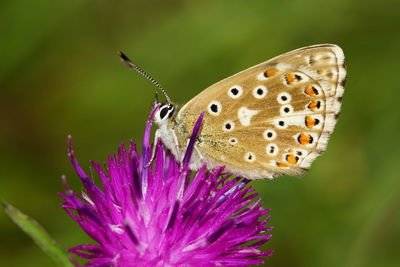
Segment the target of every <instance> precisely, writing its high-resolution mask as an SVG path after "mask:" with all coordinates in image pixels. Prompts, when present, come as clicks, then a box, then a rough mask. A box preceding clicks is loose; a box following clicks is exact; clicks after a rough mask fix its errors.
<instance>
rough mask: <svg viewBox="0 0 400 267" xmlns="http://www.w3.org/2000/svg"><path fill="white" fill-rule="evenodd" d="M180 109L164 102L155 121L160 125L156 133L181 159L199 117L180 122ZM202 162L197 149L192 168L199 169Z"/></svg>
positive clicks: (192, 159)
mask: <svg viewBox="0 0 400 267" xmlns="http://www.w3.org/2000/svg"><path fill="white" fill-rule="evenodd" d="M178 111H179V110H178V108H177V107H176V105H174V104H172V103H168V104H164V105H162V106H161V107H160V108H159V110H158V111H157V113H156V115H155V118H154V121H155V123H156V124H157V125H158V127H159V128H158V130H157V133H156V135H157V137H158V138H160V139H161V140H162V142H163V143H164V145H165V146H166V147H167V148H168V149H169V150H170V151H171V153H172V154H173V155H174V156H175V158H176V159H177V160H179V161H181V160H182V159H183V157H184V154H185V151H186V147H187V143H188V141H189V139H190V136H191V131H192V129H193V126H194V122H195V120H196V119H197V118H194V117H193V120H191V119H188V120H184V121H183V122H180V121H179V120H178V118H177V114H178ZM199 140H200V139H199V138H198V141H199ZM202 163H203V162H202V161H201V160H200V157H199V154H198V153H196V151H195V153H194V154H193V156H192V157H191V165H190V168H191V169H193V170H197V169H199V168H200V167H201V165H202Z"/></svg>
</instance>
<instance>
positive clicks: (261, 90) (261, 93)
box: [253, 85, 268, 99]
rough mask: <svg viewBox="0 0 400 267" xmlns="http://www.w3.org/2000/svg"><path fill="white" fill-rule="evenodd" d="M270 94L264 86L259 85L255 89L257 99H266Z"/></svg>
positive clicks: (254, 93) (254, 94)
mask: <svg viewBox="0 0 400 267" xmlns="http://www.w3.org/2000/svg"><path fill="white" fill-rule="evenodd" d="M267 94H268V89H267V87H265V86H264V85H259V86H257V87H256V88H254V89H253V96H254V97H255V98H257V99H261V98H264V97H265V96H266V95H267Z"/></svg>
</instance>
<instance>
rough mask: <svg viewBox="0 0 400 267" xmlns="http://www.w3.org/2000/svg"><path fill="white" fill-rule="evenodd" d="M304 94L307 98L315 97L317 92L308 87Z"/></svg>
mask: <svg viewBox="0 0 400 267" xmlns="http://www.w3.org/2000/svg"><path fill="white" fill-rule="evenodd" d="M304 93H306V94H307V95H309V96H313V97H314V96H316V95H317V94H318V91H317V90H316V89H314V88H313V87H312V86H308V87H307V88H306V89H305V90H304Z"/></svg>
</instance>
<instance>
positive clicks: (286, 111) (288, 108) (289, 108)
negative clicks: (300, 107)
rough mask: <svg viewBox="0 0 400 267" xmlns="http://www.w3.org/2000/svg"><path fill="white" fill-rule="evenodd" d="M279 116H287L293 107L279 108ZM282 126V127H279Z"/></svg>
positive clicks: (284, 106)
mask: <svg viewBox="0 0 400 267" xmlns="http://www.w3.org/2000/svg"><path fill="white" fill-rule="evenodd" d="M280 112H281V115H289V114H291V113H293V106H292V105H283V106H282V107H281V108H280ZM281 126H283V125H281Z"/></svg>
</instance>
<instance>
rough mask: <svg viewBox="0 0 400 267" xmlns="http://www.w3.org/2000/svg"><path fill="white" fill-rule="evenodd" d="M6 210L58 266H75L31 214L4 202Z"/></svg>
mask: <svg viewBox="0 0 400 267" xmlns="http://www.w3.org/2000/svg"><path fill="white" fill-rule="evenodd" d="M3 208H4V211H5V212H6V213H7V215H8V216H9V217H10V218H11V219H12V220H13V222H14V223H15V224H16V225H18V226H19V228H21V230H22V231H24V232H25V233H26V234H27V235H28V236H30V237H31V238H32V239H33V240H34V241H35V243H36V244H37V245H38V246H39V247H40V248H41V249H42V250H43V251H44V252H45V253H46V254H47V255H48V256H49V257H50V258H52V259H53V261H54V262H55V263H56V264H57V266H64V267H72V266H74V265H73V264H72V263H71V262H70V261H69V259H68V255H67V253H66V252H65V251H64V250H62V249H60V248H59V247H58V245H57V244H56V242H55V241H54V240H53V239H52V238H51V237H50V236H49V234H48V233H47V232H46V230H44V229H43V227H42V226H41V225H40V224H38V223H37V222H36V221H35V220H33V219H32V218H30V217H29V216H27V215H25V214H23V213H22V212H21V211H19V210H18V209H16V208H14V207H13V206H11V205H10V204H8V203H5V202H4V203H3Z"/></svg>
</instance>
